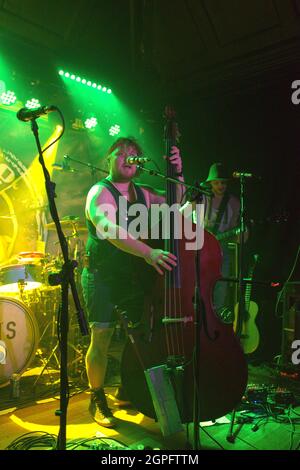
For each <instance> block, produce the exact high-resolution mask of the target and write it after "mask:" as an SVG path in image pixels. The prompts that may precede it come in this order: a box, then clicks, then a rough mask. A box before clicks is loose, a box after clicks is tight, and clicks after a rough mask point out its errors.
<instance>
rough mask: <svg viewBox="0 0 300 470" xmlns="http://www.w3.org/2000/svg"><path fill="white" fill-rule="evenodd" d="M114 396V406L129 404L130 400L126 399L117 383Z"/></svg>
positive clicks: (123, 391) (122, 389)
mask: <svg viewBox="0 0 300 470" xmlns="http://www.w3.org/2000/svg"><path fill="white" fill-rule="evenodd" d="M114 398H115V400H114V405H115V406H121V407H122V406H125V407H127V406H130V405H131V402H130V400H129V399H128V397H127V395H126V393H125V390H124V388H123V387H122V385H119V387H118V388H117V390H116V393H115V396H114Z"/></svg>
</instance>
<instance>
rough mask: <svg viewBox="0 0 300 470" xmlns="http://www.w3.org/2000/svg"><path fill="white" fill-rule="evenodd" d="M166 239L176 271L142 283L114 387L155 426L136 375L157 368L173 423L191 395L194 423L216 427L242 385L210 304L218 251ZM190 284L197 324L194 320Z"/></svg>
mask: <svg viewBox="0 0 300 470" xmlns="http://www.w3.org/2000/svg"><path fill="white" fill-rule="evenodd" d="M166 117H167V120H166V127H165V142H166V155H167V156H170V155H171V153H170V151H171V147H172V146H173V145H175V144H176V139H177V136H178V129H177V124H176V122H175V116H174V113H173V112H172V110H170V108H166ZM167 167H168V168H167V175H168V176H171V177H174V169H173V165H171V164H170V163H167ZM166 202H167V204H168V205H169V207H170V206H171V205H172V204H173V203H176V184H174V183H173V182H170V181H167V188H166ZM171 222H173V223H174V220H173V221H171ZM172 229H173V230H172ZM167 238H168V239H167V240H165V250H167V251H170V252H172V253H173V254H175V255H176V256H177V266H176V267H175V268H173V269H172V271H170V272H169V271H167V272H165V274H164V276H159V275H158V274H156V273H155V278H154V282H151V283H150V285H151V291H150V292H149V293H148V295H147V296H146V298H145V305H144V312H143V315H142V319H141V323H140V326H139V328H138V330H137V331H132V332H131V334H130V335H129V338H130V339H131V340H130V341H128V343H127V345H126V347H125V350H124V353H123V356H122V361H121V379H122V384H123V386H124V388H125V391H126V393H127V395H128V397H129V399H130V400H131V402H132V404H133V405H134V406H135V407H136V409H137V410H139V411H140V412H141V413H143V414H145V415H146V416H148V417H150V418H156V413H155V409H154V406H153V401H152V397H151V393H150V391H149V388H148V385H147V381H146V378H145V373H144V372H145V370H151V369H153V368H155V367H158V366H161V365H164V364H165V365H167V370H168V371H170V375H172V383H174V391H175V396H176V402H177V406H178V410H179V413H180V418H181V422H182V423H188V422H191V421H192V420H193V416H194V412H195V410H194V399H193V398H194V395H195V393H196V394H197V403H198V410H197V411H198V414H197V416H198V417H199V419H200V420H201V421H206V420H211V419H216V418H219V417H221V416H223V415H224V414H226V413H228V412H230V411H231V410H233V409H234V407H235V406H236V405H237V404H238V403H239V401H240V399H241V397H242V395H243V393H244V391H245V388H246V385H247V364H246V360H245V356H244V354H243V351H242V348H241V346H240V344H239V341H238V339H237V338H236V337H235V334H234V331H233V328H232V325H228V324H224V323H222V321H221V320H220V318H219V317H218V316H217V315H216V313H215V311H214V308H213V303H212V294H213V288H214V285H215V283H216V281H217V280H218V279H220V277H221V262H222V252H221V248H220V245H219V242H218V241H217V240H216V238H215V237H214V235H212V234H210V233H209V232H207V231H205V230H204V243H203V246H202V248H199V249H196V250H187V249H186V247H187V242H189V241H190V240H186V238H185V236H184V234H182V237H181V238H180V239H175V237H174V227H172V223H171V229H170V236H169V237H167ZM196 257H198V259H197V258H196ZM195 260H197V261H198V262H195ZM199 260H200V263H199ZM150 269H153V268H150ZM196 269H197V270H198V271H197V272H196ZM196 274H197V275H196ZM197 279H198V280H200V282H199V284H200V285H199V297H200V299H199V300H200V305H199V306H200V318H199V317H197V318H196V312H195V303H196V302H195V295H196V294H195V293H196V292H197V290H196V289H195V283H197V282H196V281H197ZM195 335H196V336H195ZM197 341H198V343H197V347H196V344H195V343H196V342H197ZM195 381H196V383H195Z"/></svg>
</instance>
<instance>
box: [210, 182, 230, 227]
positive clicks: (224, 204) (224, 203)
mask: <svg viewBox="0 0 300 470" xmlns="http://www.w3.org/2000/svg"><path fill="white" fill-rule="evenodd" d="M228 201H229V193H228V192H227V191H226V193H225V194H224V196H223V199H222V202H221V204H220V207H219V211H218V215H217V218H216V220H215V223H214V225H213V227H212V228H211V232H212V233H214V234H216V233H217V232H218V229H219V226H220V222H221V220H222V217H223V215H224V212H225V209H226V208H227V204H228ZM211 208H212V198H211V200H210V207H209V216H210V214H211Z"/></svg>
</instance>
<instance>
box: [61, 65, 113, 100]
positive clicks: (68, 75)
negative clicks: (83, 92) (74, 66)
mask: <svg viewBox="0 0 300 470" xmlns="http://www.w3.org/2000/svg"><path fill="white" fill-rule="evenodd" d="M58 74H59V75H61V76H63V77H64V78H69V79H71V80H75V81H76V82H78V83H82V85H87V86H89V87H92V88H94V89H95V90H96V89H97V90H100V91H103V93H108V94H109V95H110V94H111V93H112V90H111V88H107V87H106V86H102V85H97V83H96V82H92V81H91V80H86V79H85V78H83V79H81V78H80V77H79V76H77V75H75V74H74V73H70V72H64V71H63V70H59V71H58Z"/></svg>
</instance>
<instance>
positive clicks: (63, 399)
mask: <svg viewBox="0 0 300 470" xmlns="http://www.w3.org/2000/svg"><path fill="white" fill-rule="evenodd" d="M31 130H32V132H33V134H34V137H35V141H36V145H37V148H38V153H39V162H40V164H41V166H42V169H43V173H44V177H45V188H46V192H47V197H48V201H49V209H50V213H51V216H52V219H53V221H54V223H55V226H56V231H57V235H58V239H59V243H60V246H61V251H62V254H63V258H64V264H63V267H62V270H61V272H60V273H59V274H56V275H50V276H49V283H50V284H51V285H58V284H61V288H62V290H61V306H60V308H59V312H58V325H59V327H58V328H59V329H58V339H59V345H60V354H61V363H60V409H59V410H56V412H55V415H56V416H59V418H60V428H59V433H58V439H57V449H58V450H65V449H66V426H67V407H68V401H69V390H68V387H69V385H68V370H67V369H68V361H67V359H68V357H67V353H68V346H67V345H68V326H69V319H68V291H69V285H70V287H71V291H72V296H73V299H74V303H75V307H76V315H77V321H78V324H79V327H80V331H81V334H82V335H87V334H88V326H87V322H86V319H85V316H84V312H83V309H82V307H81V305H80V300H79V297H78V293H77V290H76V284H75V280H74V268H75V267H76V265H77V263H76V261H72V260H70V259H69V252H68V243H67V241H66V238H65V236H64V233H63V231H62V228H61V224H60V221H59V216H58V212H57V207H56V204H55V199H54V198H55V197H56V194H55V183H53V182H52V181H51V179H50V174H49V172H48V170H47V168H46V165H45V161H44V157H43V150H42V147H41V144H40V139H39V133H38V125H37V123H36V120H35V119H32V120H31Z"/></svg>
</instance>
